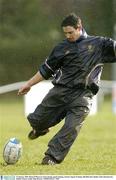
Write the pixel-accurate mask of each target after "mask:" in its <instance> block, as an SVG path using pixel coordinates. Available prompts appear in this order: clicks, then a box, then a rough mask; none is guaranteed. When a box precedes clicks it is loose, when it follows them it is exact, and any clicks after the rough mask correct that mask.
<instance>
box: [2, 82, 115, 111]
mask: <svg viewBox="0 0 116 180" xmlns="http://www.w3.org/2000/svg"><path fill="white" fill-rule="evenodd" d="M24 83H25V81H24V82H16V83H13V84H9V85H4V86H0V94H4V93H8V92H11V91H15V90H18V89H19V88H20V87H21V86H22V85H24ZM100 86H101V87H100V91H99V93H98V95H97V96H94V99H93V105H92V108H91V112H90V114H96V113H97V111H98V104H99V103H101V102H102V101H103V100H104V96H105V95H106V94H109V93H110V94H112V110H113V112H114V113H115V114H116V81H101V85H100ZM52 87H53V85H52V83H51V82H50V81H43V82H40V83H39V84H36V85H35V86H33V87H32V88H31V91H30V92H29V93H28V94H27V95H25V96H24V104H25V106H24V107H25V115H27V114H29V113H30V112H33V110H34V109H35V107H36V106H37V105H38V104H39V103H40V102H41V101H42V99H43V98H44V96H45V95H46V94H47V93H48V91H49V90H50V89H51V88H52Z"/></svg>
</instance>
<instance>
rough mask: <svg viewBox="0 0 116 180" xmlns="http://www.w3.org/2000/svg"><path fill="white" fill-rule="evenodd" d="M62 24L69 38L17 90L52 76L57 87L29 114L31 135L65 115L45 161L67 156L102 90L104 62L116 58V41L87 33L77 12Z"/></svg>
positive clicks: (24, 92)
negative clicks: (94, 100)
mask: <svg viewBox="0 0 116 180" xmlns="http://www.w3.org/2000/svg"><path fill="white" fill-rule="evenodd" d="M61 27H62V29H63V32H64V34H65V36H66V39H65V40H63V41H62V42H61V43H59V44H58V45H57V46H56V47H55V48H54V49H53V50H52V52H51V54H50V55H49V57H48V58H47V59H46V61H45V62H44V63H43V64H42V65H41V66H40V68H39V71H38V72H37V73H36V74H35V75H34V76H33V77H32V78H31V79H30V80H29V81H28V82H27V83H26V84H25V85H24V86H23V87H22V88H21V89H19V92H18V95H23V94H26V93H27V92H28V91H29V90H30V89H31V87H32V86H33V85H34V84H37V83H39V82H40V81H42V80H44V79H49V78H50V77H52V76H53V81H52V82H53V84H54V87H53V88H52V89H51V90H50V91H49V93H48V94H47V95H46V97H45V98H44V99H43V101H42V103H41V104H39V105H38V106H37V108H36V109H35V111H34V112H33V113H31V114H29V115H28V117H27V118H28V121H29V123H30V125H31V126H32V129H33V130H32V131H31V132H30V133H29V135H28V137H29V139H35V138H37V137H39V136H41V135H45V134H46V133H47V132H49V127H52V126H54V125H56V124H58V123H59V122H60V121H61V120H62V119H64V118H65V123H64V125H63V127H62V128H61V129H60V131H59V132H58V133H57V134H56V135H55V136H54V137H53V138H52V139H51V141H50V142H49V144H48V150H47V151H46V152H45V157H44V158H43V160H42V164H46V165H49V164H58V163H61V162H62V161H63V160H64V158H65V157H66V155H67V153H68V152H69V150H70V148H71V146H72V144H73V142H74V140H75V139H76V137H77V136H78V134H79V131H80V129H81V127H82V124H83V121H84V119H85V117H86V116H87V115H88V113H89V111H90V107H91V99H92V97H93V96H94V95H95V94H96V93H97V92H98V90H99V86H98V83H99V80H100V75H101V72H102V68H103V64H104V63H113V62H116V41H114V40H112V39H109V38H103V37H98V36H97V37H96V36H88V35H87V34H86V32H85V31H84V29H83V27H82V23H81V19H80V17H78V16H77V15H76V14H74V13H72V14H69V15H68V16H66V17H65V18H64V19H63V21H62V24H61Z"/></svg>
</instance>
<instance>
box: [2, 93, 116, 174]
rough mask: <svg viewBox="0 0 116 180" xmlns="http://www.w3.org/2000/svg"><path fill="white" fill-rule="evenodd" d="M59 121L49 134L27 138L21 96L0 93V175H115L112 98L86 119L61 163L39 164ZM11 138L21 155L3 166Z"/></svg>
mask: <svg viewBox="0 0 116 180" xmlns="http://www.w3.org/2000/svg"><path fill="white" fill-rule="evenodd" d="M62 124H63V122H62V123H61V124H59V125H58V126H55V127H53V128H51V131H50V133H49V134H48V135H46V136H44V137H41V138H38V139H37V140H34V141H29V140H28V139H27V134H28V132H29V131H30V126H29V124H28V122H27V120H26V118H25V117H24V107H23V98H22V97H17V96H16V94H15V95H12V94H8V95H2V96H0V175H116V116H114V115H113V114H112V112H111V101H110V102H109V101H108V100H106V101H105V103H104V104H103V105H102V106H101V107H100V111H99V113H98V114H97V115H96V116H89V117H88V118H87V119H86V121H85V124H84V126H83V128H82V129H81V132H80V134H79V136H78V138H77V139H76V141H75V143H74V144H73V146H72V148H71V151H70V152H69V154H68V155H67V157H66V159H65V160H64V162H63V163H62V164H59V165H56V166H42V165H40V164H39V163H40V162H41V160H42V158H43V156H44V152H45V151H46V149H47V144H48V142H49V140H50V139H51V137H52V136H53V135H54V134H55V133H56V132H57V131H58V129H59V128H60V127H61V126H62ZM11 137H17V138H19V139H20V140H21V142H22V144H23V155H22V157H21V159H20V160H19V162H18V163H17V164H15V165H9V166H4V160H3V157H2V152H3V147H4V144H5V143H6V141H7V140H8V139H9V138H11Z"/></svg>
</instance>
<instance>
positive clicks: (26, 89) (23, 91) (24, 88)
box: [18, 83, 31, 95]
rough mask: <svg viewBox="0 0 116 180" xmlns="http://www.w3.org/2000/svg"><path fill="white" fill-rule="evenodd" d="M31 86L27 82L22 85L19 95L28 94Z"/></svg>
mask: <svg viewBox="0 0 116 180" xmlns="http://www.w3.org/2000/svg"><path fill="white" fill-rule="evenodd" d="M30 89H31V87H30V86H29V85H28V84H27V83H26V84H25V85H24V86H22V87H21V88H20V89H19V91H18V95H24V94H27V93H28V92H29V91H30Z"/></svg>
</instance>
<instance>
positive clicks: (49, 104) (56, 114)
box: [27, 88, 66, 139]
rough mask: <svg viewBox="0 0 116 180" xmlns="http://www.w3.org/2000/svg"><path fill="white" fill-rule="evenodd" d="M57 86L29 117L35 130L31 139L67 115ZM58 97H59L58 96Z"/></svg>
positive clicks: (31, 134) (43, 132) (31, 133)
mask: <svg viewBox="0 0 116 180" xmlns="http://www.w3.org/2000/svg"><path fill="white" fill-rule="evenodd" d="M58 93H59V91H57V88H53V89H52V90H51V91H50V93H48V94H47V96H46V97H45V98H44V100H43V101H42V103H41V104H40V105H38V106H37V108H36V109H35V111H34V112H33V113H31V114H29V115H28V117H27V119H28V121H29V123H30V125H31V126H32V128H33V130H32V131H31V132H30V133H29V138H30V139H35V138H37V137H39V136H41V135H44V134H46V133H47V132H48V128H49V127H52V126H54V125H56V124H58V123H59V122H60V121H61V120H62V119H64V117H65V115H66V111H65V106H64V104H63V101H62V99H61V98H59V97H58V96H60V95H58ZM57 97H58V98H57Z"/></svg>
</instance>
